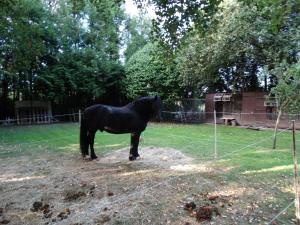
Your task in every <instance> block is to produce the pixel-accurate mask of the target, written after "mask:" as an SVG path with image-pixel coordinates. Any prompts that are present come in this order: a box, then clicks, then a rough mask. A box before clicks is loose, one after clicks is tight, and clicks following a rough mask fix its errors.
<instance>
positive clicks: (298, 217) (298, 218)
mask: <svg viewBox="0 0 300 225" xmlns="http://www.w3.org/2000/svg"><path fill="white" fill-rule="evenodd" d="M292 124H293V159H294V188H295V207H296V224H297V225H300V208H299V192H298V164H297V155H296V138H295V120H293V121H292Z"/></svg>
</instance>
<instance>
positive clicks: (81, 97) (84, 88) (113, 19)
mask: <svg viewBox="0 0 300 225" xmlns="http://www.w3.org/2000/svg"><path fill="white" fill-rule="evenodd" d="M13 3H14V4H7V5H5V7H3V8H2V9H1V11H0V17H1V18H2V19H1V23H0V28H1V30H2V31H4V32H1V34H0V51H1V52H0V54H1V55H2V56H3V57H1V61H0V64H1V65H0V80H1V84H2V90H6V92H7V93H8V92H10V93H13V94H14V95H13V98H14V99H16V100H20V99H24V100H26V99H27V100H30V99H46V100H52V101H55V102H56V103H58V104H66V103H67V105H76V106H78V105H87V104H90V102H92V101H95V100H96V99H99V98H102V99H103V98H104V97H105V96H107V94H108V93H109V92H110V89H112V88H113V89H116V86H118V88H119V89H121V87H120V86H121V82H120V79H121V77H122V76H123V68H122V66H121V64H120V62H119V50H120V37H119V28H120V25H121V23H122V20H123V19H124V14H123V10H122V9H121V2H120V1H110V0H105V1H73V0H60V1H56V2H51V1H41V0H24V1H23V0H22V1H21V0H13ZM118 88H117V89H118ZM2 92H3V91H2ZM7 93H2V96H4V95H5V98H7V97H8V94H7ZM118 97H120V96H118Z"/></svg>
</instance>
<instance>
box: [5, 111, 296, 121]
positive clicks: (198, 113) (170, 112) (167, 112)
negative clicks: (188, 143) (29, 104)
mask: <svg viewBox="0 0 300 225" xmlns="http://www.w3.org/2000/svg"><path fill="white" fill-rule="evenodd" d="M162 113H166V114H174V115H181V114H182V115H184V114H186V115H205V114H212V115H213V114H214V112H206V111H201V112H196V111H162ZM218 113H222V114H229V115H270V114H272V115H277V113H254V112H240V113H238V112H217V114H218ZM79 114H80V113H79V112H78V113H66V114H57V115H44V116H36V117H26V118H20V119H10V118H8V119H3V120H0V123H4V122H16V121H23V120H31V121H33V120H36V119H44V118H56V117H64V116H75V115H79ZM282 116H291V117H292V116H298V117H299V119H300V114H297V113H288V114H282Z"/></svg>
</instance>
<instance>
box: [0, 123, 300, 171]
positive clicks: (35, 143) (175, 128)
mask: <svg viewBox="0 0 300 225" xmlns="http://www.w3.org/2000/svg"><path fill="white" fill-rule="evenodd" d="M272 135H273V131H272V130H265V131H254V130H249V129H243V128H238V127H237V128H235V127H226V126H218V127H217V152H218V159H219V160H218V163H221V164H224V165H227V166H231V167H232V166H234V167H235V168H236V170H235V171H236V172H239V173H241V172H246V171H251V170H263V169H269V170H271V169H272V168H273V167H276V168H275V170H274V171H279V170H290V169H291V168H289V167H290V166H291V163H292V157H291V146H292V135H291V132H290V131H283V132H282V133H280V134H279V135H278V142H277V146H278V147H277V150H275V151H274V150H272V149H271V147H272ZM78 137H79V125H78V124H76V123H65V124H51V125H37V126H20V127H2V128H0V157H11V156H19V155H22V154H35V153H36V152H38V151H57V152H63V153H67V152H74V153H76V152H78V154H79V149H78V148H79V147H78V140H79V138H78ZM299 138H300V134H298V133H297V136H296V140H299V141H300V139H299ZM129 142H130V136H129V134H121V135H113V134H109V133H106V132H103V133H101V132H98V133H97V134H96V140H95V149H96V153H98V154H99V155H101V154H104V153H106V152H108V151H111V150H114V149H119V148H123V147H128V148H129V144H130V143H129ZM298 143H299V142H298ZM140 145H141V146H155V147H170V148H175V149H178V150H181V151H183V152H184V153H186V154H188V155H190V156H192V157H194V158H196V159H198V160H201V161H209V160H212V159H213V156H214V149H215V143H214V126H211V125H202V124H201V125H179V124H156V123H151V124H149V125H148V127H147V129H146V131H145V132H144V133H143V134H142V138H141V142H140Z"/></svg>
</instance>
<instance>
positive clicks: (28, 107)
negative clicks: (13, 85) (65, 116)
mask: <svg viewBox="0 0 300 225" xmlns="http://www.w3.org/2000/svg"><path fill="white" fill-rule="evenodd" d="M15 114H16V117H17V124H31V123H50V122H51V119H52V107H51V103H50V102H43V101H17V102H16V103H15Z"/></svg>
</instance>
